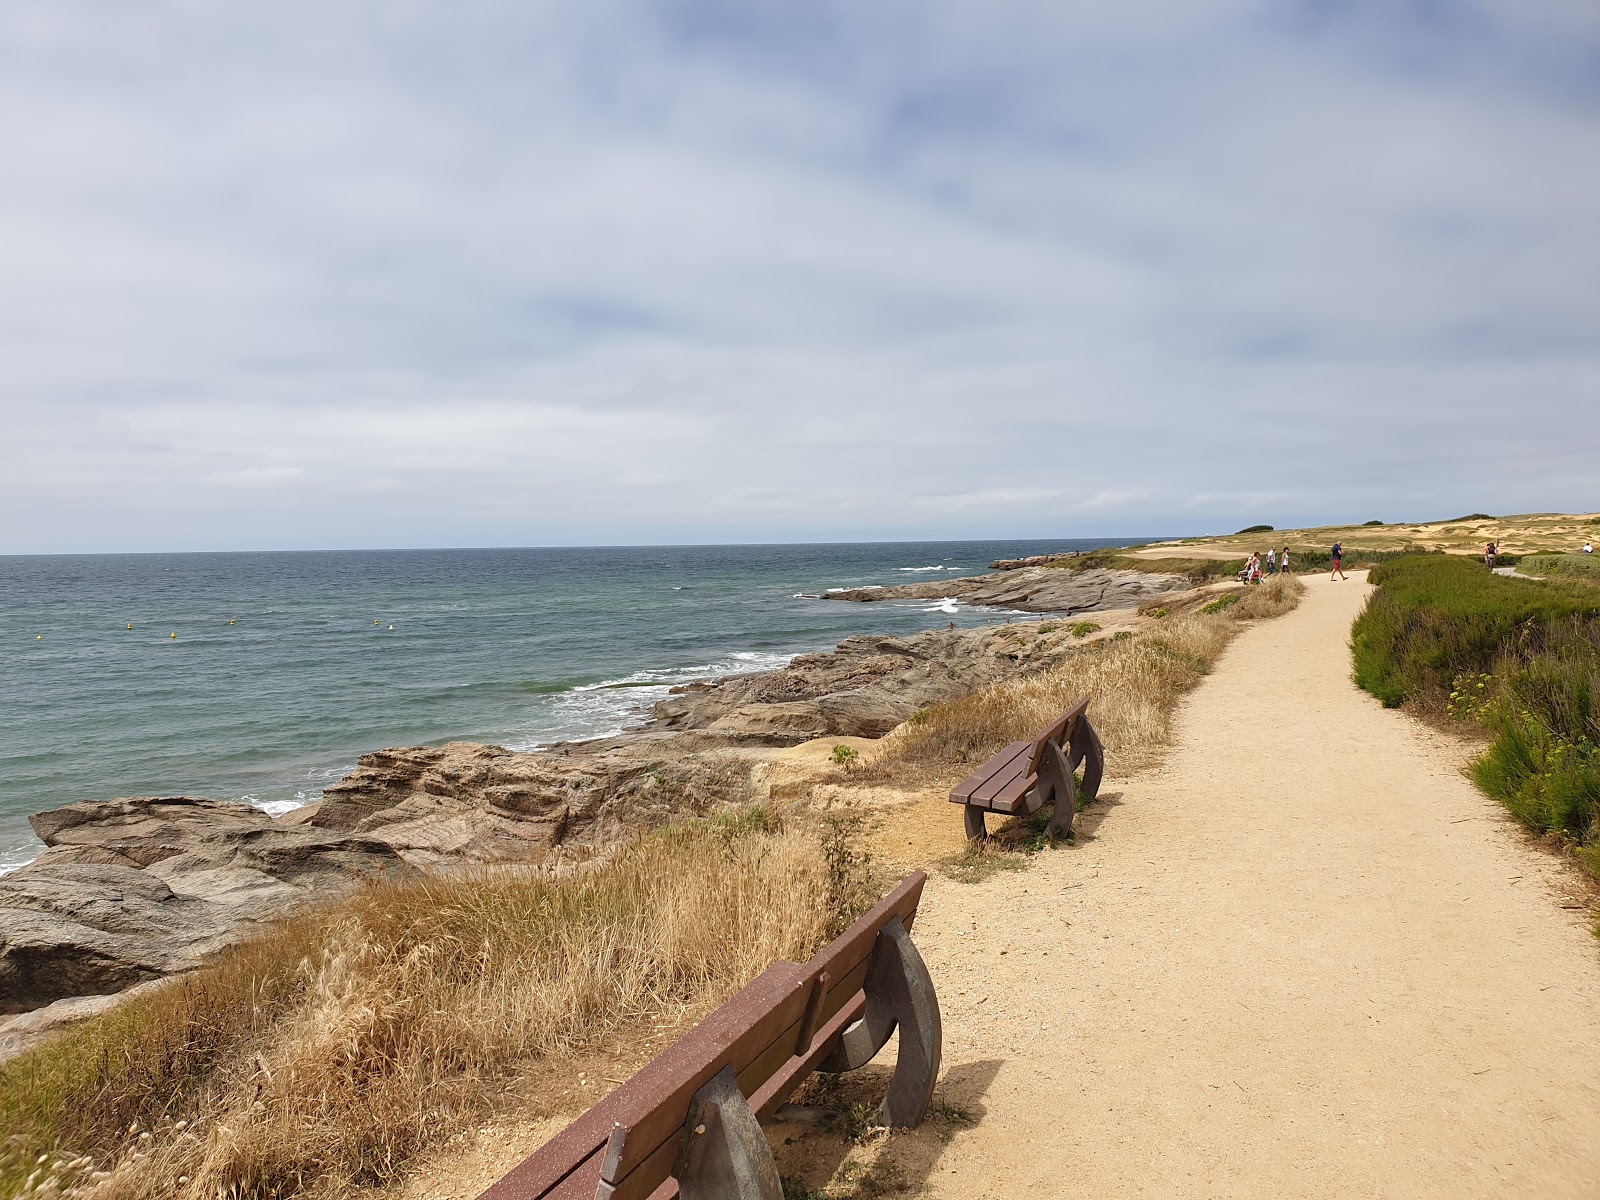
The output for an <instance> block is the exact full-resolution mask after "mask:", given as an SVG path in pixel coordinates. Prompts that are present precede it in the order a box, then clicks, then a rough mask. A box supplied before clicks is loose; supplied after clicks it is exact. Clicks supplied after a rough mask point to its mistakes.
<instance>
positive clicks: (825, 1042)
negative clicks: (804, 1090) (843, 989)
mask: <svg viewBox="0 0 1600 1200" xmlns="http://www.w3.org/2000/svg"><path fill="white" fill-rule="evenodd" d="M846 999H847V1000H848V1003H846V1004H844V1005H842V1006H841V1007H840V1009H839V1011H838V1012H836V1013H834V1014H833V1017H832V1018H831V1019H830V1020H829V1021H828V1023H827V1024H826V1025H824V1026H823V1027H822V1028H821V1029H819V1030H818V1031H817V1036H816V1037H815V1038H813V1039H812V1042H811V1048H810V1049H809V1050H808V1051H806V1053H804V1054H797V1055H795V1057H793V1058H792V1059H790V1060H789V1061H788V1063H786V1064H785V1065H784V1067H783V1068H782V1069H781V1070H780V1071H779V1072H778V1073H777V1074H776V1075H774V1076H773V1077H772V1078H771V1079H769V1080H767V1081H766V1082H765V1083H764V1084H762V1085H761V1086H760V1087H759V1088H757V1089H756V1091H755V1094H754V1095H752V1096H751V1097H750V1107H751V1108H753V1109H755V1113H756V1116H758V1117H759V1118H761V1120H763V1121H767V1120H770V1119H771V1118H772V1114H773V1113H775V1112H777V1111H778V1107H779V1106H780V1105H781V1104H783V1103H784V1101H786V1100H788V1099H789V1097H790V1096H792V1095H793V1094H794V1090H795V1088H797V1087H799V1086H800V1085H801V1084H802V1083H804V1082H805V1079H806V1076H808V1075H810V1074H811V1072H813V1071H815V1070H816V1069H817V1065H818V1064H819V1063H821V1062H822V1060H823V1059H825V1058H827V1057H828V1055H830V1054H832V1053H833V1051H834V1049H835V1048H836V1047H837V1046H838V1045H839V1038H840V1036H841V1035H843V1033H844V1031H845V1030H846V1029H848V1028H850V1026H852V1025H854V1024H855V1023H856V1022H857V1021H859V1020H860V1019H861V1014H862V1013H864V1012H866V1010H867V994H866V993H865V992H863V991H861V990H859V989H858V990H857V991H856V993H855V995H853V996H850V997H847V998H846Z"/></svg>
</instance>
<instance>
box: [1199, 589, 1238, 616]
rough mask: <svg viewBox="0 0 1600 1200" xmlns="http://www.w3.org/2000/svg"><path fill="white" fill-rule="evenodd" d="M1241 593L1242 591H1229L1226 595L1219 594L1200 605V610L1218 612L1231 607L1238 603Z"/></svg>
mask: <svg viewBox="0 0 1600 1200" xmlns="http://www.w3.org/2000/svg"><path fill="white" fill-rule="evenodd" d="M1243 595H1244V593H1243V592H1229V593H1228V594H1227V595H1226V596H1219V597H1218V598H1217V599H1215V600H1213V601H1212V602H1211V603H1210V604H1206V605H1202V606H1201V608H1200V611H1201V612H1203V613H1219V612H1221V611H1223V609H1226V608H1232V607H1233V606H1234V605H1235V604H1237V603H1239V600H1240V598H1241V597H1242V596H1243Z"/></svg>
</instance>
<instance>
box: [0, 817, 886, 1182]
mask: <svg viewBox="0 0 1600 1200" xmlns="http://www.w3.org/2000/svg"><path fill="white" fill-rule="evenodd" d="M826 840H827V839H825V838H824V837H822V836H819V834H818V832H817V831H816V830H814V829H813V830H809V831H807V830H801V829H796V828H793V827H791V828H788V829H785V828H783V827H781V826H780V825H778V824H777V823H775V822H774V821H772V819H771V818H770V817H768V816H767V815H766V814H765V811H764V810H760V809H756V810H745V815H742V816H737V817H733V818H726V819H722V820H700V821H694V822H689V823H686V824H683V825H680V826H675V827H670V828H668V829H665V830H662V831H658V832H657V833H654V834H651V835H649V836H647V837H645V838H643V839H641V840H640V841H638V842H636V843H634V844H633V845H631V846H628V847H626V848H624V849H623V850H622V851H621V852H620V853H619V854H618V855H617V856H616V858H615V859H614V860H612V861H611V862H609V863H605V864H596V865H595V866H594V868H593V869H591V870H588V871H585V872H583V873H581V874H578V875H576V876H569V877H566V878H560V879H557V878H551V877H549V876H548V875H540V874H538V873H536V872H534V871H533V870H531V869H518V870H501V871H497V872H494V873H487V872H485V873H479V874H476V875H472V876H454V877H450V878H434V879H430V880H427V881H424V882H422V883H417V884H411V885H394V884H385V885H378V886H374V887H372V888H370V889H368V890H366V891H363V892H361V893H360V894H358V895H356V896H353V897H351V898H349V899H348V900H345V901H342V902H339V903H337V904H334V905H331V906H329V907H327V908H325V909H322V910H320V911H318V912H315V913H310V914H307V915H304V916H302V917H298V918H295V919H293V920H290V921H287V922H285V923H284V924H282V925H281V926H279V927H278V928H276V929H275V930H274V931H273V932H271V933H270V934H268V935H267V936H265V937H263V938H261V939H259V940H257V941H255V942H253V943H250V944H248V945H244V946H241V947H239V948H237V949H236V950H234V951H232V952H230V953H228V954H227V955H226V956H225V957H224V958H223V959H222V961H221V962H219V963H218V965H217V966H216V967H214V968H213V969H211V970H208V971H205V972H201V973H198V974H196V975H194V976H192V977H190V978H188V979H186V980H184V981H182V982H178V983H176V984H174V985H173V986H171V987H169V988H166V989H162V990H160V991H158V992H157V993H155V994H154V995H152V996H150V997H147V998H145V999H143V1000H139V1001H134V1002H131V1003H129V1004H127V1005H125V1006H123V1007H122V1008H121V1009H119V1010H117V1011H115V1012H113V1013H112V1014H110V1015H108V1016H107V1017H105V1018H103V1019H100V1020H97V1021H93V1022H90V1023H88V1024H86V1025H85V1026H82V1027H79V1028H77V1029H75V1030H73V1031H72V1032H70V1033H69V1034H67V1035H66V1036H65V1037H63V1038H61V1039H59V1040H57V1041H55V1042H53V1043H50V1044H48V1045H46V1046H44V1047H41V1048H40V1049H39V1050H36V1051H34V1052H32V1053H30V1054H27V1055H24V1056H22V1057H21V1058H19V1059H16V1060H14V1061H13V1062H11V1063H8V1064H6V1065H5V1066H4V1067H3V1068H0V1127H3V1128H5V1129H6V1131H7V1134H8V1137H7V1139H6V1142H5V1144H4V1146H3V1147H0V1154H3V1155H4V1157H3V1159H0V1191H3V1192H4V1193H5V1194H7V1195H14V1194H21V1195H49V1194H59V1193H60V1191H61V1190H62V1189H64V1188H72V1189H74V1190H75V1194H78V1195H83V1196H85V1197H90V1198H93V1200H124V1198H131V1197H144V1196H156V1195H160V1196H172V1197H185V1198H189V1197H192V1198H195V1200H200V1198H202V1197H203V1198H205V1200H213V1198H215V1197H228V1198H230V1200H231V1198H235V1197H278V1196H290V1195H294V1196H301V1195H304V1196H332V1195H342V1194H345V1193H346V1192H347V1191H348V1190H349V1189H350V1188H352V1187H358V1186H361V1185H379V1186H381V1185H383V1184H385V1183H387V1182H389V1181H391V1180H393V1179H394V1178H395V1177H396V1175H397V1174H398V1173H399V1172H400V1171H401V1170H402V1169H403V1168H404V1167H405V1166H406V1165H407V1164H408V1162H409V1161H410V1160H412V1159H413V1158H414V1156H415V1155H416V1154H417V1153H418V1152H419V1151H420V1150H422V1149H424V1148H426V1147H427V1146H429V1145H431V1144H435V1143H437V1142H438V1141H439V1140H440V1139H441V1138H442V1137H444V1136H446V1135H448V1134H449V1133H451V1132H452V1131H454V1130H456V1129H459V1128H461V1127H463V1126H464V1125H465V1124H466V1123H467V1122H468V1121H471V1120H474V1119H477V1118H479V1117H481V1116H482V1115H484V1114H485V1113H487V1112H489V1111H491V1110H492V1109H493V1108H495V1107H496V1106H497V1104H498V1103H499V1098H500V1096H501V1095H502V1093H503V1091H504V1088H505V1085H506V1083H507V1081H509V1080H511V1079H513V1078H514V1077H516V1076H517V1075H518V1074H519V1073H526V1072H528V1071H529V1070H530V1069H531V1068H532V1067H536V1066H537V1064H538V1063H539V1062H540V1061H541V1060H550V1059H552V1058H559V1057H560V1056H563V1055H569V1054H573V1053H576V1052H580V1051H583V1050H585V1049H586V1048H594V1047H604V1046H607V1045H612V1044H615V1043H616V1042H618V1041H619V1040H627V1039H633V1040H636V1041H648V1040H650V1038H651V1036H652V1033H653V1032H654V1030H655V1029H659V1028H668V1029H670V1030H673V1031H675V1030H676V1029H677V1028H678V1027H679V1026H680V1025H682V1024H683V1023H685V1022H686V1021H688V1020H690V1019H693V1018H695V1017H697V1016H698V1015H699V1014H700V1013H701V1012H703V1011H705V1010H707V1009H708V1008H709V1007H711V1006H712V1005H714V1004H715V1003H717V1002H719V1001H721V1000H722V999H724V998H725V997H726V996H728V995H729V994H731V993H732V992H733V991H735V990H736V989H737V988H739V987H740V986H742V985H743V984H744V983H746V982H748V981H749V980H750V979H751V978H753V977H754V976H755V975H757V974H758V973H759V972H760V971H762V970H763V969H765V968H766V967H767V966H768V965H770V964H771V963H772V962H773V961H774V960H776V959H779V958H790V959H803V958H804V957H805V956H807V955H809V954H810V953H811V952H812V951H813V950H814V949H815V947H816V946H817V945H819V944H820V943H821V942H822V940H824V939H825V937H826V936H827V935H828V933H829V931H830V930H831V929H834V928H837V927H838V926H839V924H840V922H841V921H842V920H844V919H845V918H846V917H848V916H849V915H851V914H849V913H848V912H841V911H839V909H840V906H841V905H844V906H850V905H855V904H859V902H860V897H861V896H862V895H864V894H865V892H864V891H863V889H862V888H861V887H860V882H859V878H858V877H857V875H858V872H857V870H856V868H858V867H859V863H858V862H857V860H856V859H855V858H854V857H853V856H852V855H851V854H850V852H849V851H848V850H847V849H846V850H844V851H841V850H840V848H839V847H837V846H835V847H832V848H831V852H830V847H829V846H828V845H826V844H825V843H826ZM841 855H842V857H841ZM653 1027H654V1028H653ZM523 1099H527V1097H523ZM41 1156H43V1157H41ZM89 1156H92V1160H91V1159H90V1157H89ZM30 1171H32V1172H33V1175H32V1181H31V1183H30V1182H28V1180H29V1174H28V1173H29V1172H30Z"/></svg>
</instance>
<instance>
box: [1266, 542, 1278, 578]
mask: <svg viewBox="0 0 1600 1200" xmlns="http://www.w3.org/2000/svg"><path fill="white" fill-rule="evenodd" d="M1277 573H1278V552H1277V551H1276V550H1274V549H1273V548H1272V547H1271V546H1268V547H1267V574H1268V575H1276V574H1277Z"/></svg>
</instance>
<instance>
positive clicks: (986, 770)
mask: <svg viewBox="0 0 1600 1200" xmlns="http://www.w3.org/2000/svg"><path fill="white" fill-rule="evenodd" d="M1032 744H1033V743H1032V742H1012V743H1011V744H1010V745H1009V746H1007V747H1006V748H1005V749H1004V750H1001V751H1000V752H999V753H997V754H995V755H993V756H991V757H990V758H988V759H987V760H985V762H984V763H983V765H982V766H980V767H979V768H978V769H977V770H976V771H974V772H973V773H972V774H970V775H968V776H967V777H966V778H965V779H963V780H962V781H961V782H960V783H958V784H956V786H955V787H953V788H951V789H950V801H951V803H953V804H965V803H966V802H967V800H968V799H969V798H970V797H971V796H972V793H973V791H975V790H976V789H977V788H978V787H980V786H982V785H983V784H984V783H985V782H986V781H987V780H988V779H989V777H990V776H991V775H992V774H994V772H995V769H996V768H997V767H998V766H1000V764H1002V763H1004V762H1006V761H1008V760H1009V759H1010V758H1011V756H1012V755H1014V754H1017V753H1018V752H1020V751H1023V750H1026V749H1028V747H1029V746H1031V745H1032Z"/></svg>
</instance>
